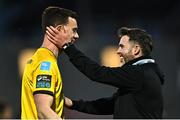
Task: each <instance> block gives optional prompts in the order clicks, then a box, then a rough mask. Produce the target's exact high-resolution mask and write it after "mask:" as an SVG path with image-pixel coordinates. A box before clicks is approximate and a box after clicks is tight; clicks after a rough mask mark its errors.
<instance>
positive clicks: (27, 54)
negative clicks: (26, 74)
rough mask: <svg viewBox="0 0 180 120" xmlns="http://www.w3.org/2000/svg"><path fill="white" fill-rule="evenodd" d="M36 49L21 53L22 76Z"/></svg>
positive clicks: (20, 73) (20, 67)
mask: <svg viewBox="0 0 180 120" xmlns="http://www.w3.org/2000/svg"><path fill="white" fill-rule="evenodd" d="M34 52H35V49H32V48H27V49H24V50H22V51H21V53H20V54H19V57H18V66H19V75H20V76H22V74H23V71H24V67H25V65H26V62H27V61H28V60H29V59H30V58H31V57H32V55H33V54H34Z"/></svg>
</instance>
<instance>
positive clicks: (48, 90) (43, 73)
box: [21, 48, 64, 119]
mask: <svg viewBox="0 0 180 120" xmlns="http://www.w3.org/2000/svg"><path fill="white" fill-rule="evenodd" d="M62 87H63V86H62V78H61V74H60V71H59V68H58V65H57V59H56V57H55V55H54V54H53V53H52V52H51V51H50V50H48V49H47V48H39V49H38V50H37V51H36V52H35V54H34V55H33V56H32V58H31V59H30V60H29V61H28V62H27V64H26V66H25V70H24V74H23V78H22V90H21V119H38V115H37V110H36V105H35V102H34V96H33V95H34V94H38V93H42V94H49V95H52V96H53V98H54V100H53V101H54V102H53V105H52V106H51V108H52V109H53V110H54V111H55V112H56V113H57V114H58V116H59V117H61V118H64V109H63V106H64V94H63V89H62Z"/></svg>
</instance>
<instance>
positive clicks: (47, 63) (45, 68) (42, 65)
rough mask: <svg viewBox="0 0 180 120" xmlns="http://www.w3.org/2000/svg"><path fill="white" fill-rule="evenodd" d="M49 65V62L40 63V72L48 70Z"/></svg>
mask: <svg viewBox="0 0 180 120" xmlns="http://www.w3.org/2000/svg"><path fill="white" fill-rule="evenodd" d="M50 66H51V63H50V62H42V63H41V66H40V70H46V71H49V70H50Z"/></svg>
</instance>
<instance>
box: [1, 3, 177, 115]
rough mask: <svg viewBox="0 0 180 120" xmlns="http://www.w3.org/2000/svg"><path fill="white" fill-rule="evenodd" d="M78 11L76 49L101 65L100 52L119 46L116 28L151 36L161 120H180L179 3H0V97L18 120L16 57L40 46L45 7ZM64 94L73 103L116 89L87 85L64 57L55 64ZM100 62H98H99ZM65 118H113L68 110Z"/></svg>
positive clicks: (92, 83) (102, 95)
mask: <svg viewBox="0 0 180 120" xmlns="http://www.w3.org/2000/svg"><path fill="white" fill-rule="evenodd" d="M52 5H53V6H54V5H55V6H59V7H64V8H68V9H71V10H74V11H76V12H77V13H78V15H79V17H78V26H79V31H78V32H79V35H80V39H79V40H78V41H77V43H76V46H77V47H78V48H79V49H81V50H82V51H83V52H84V53H85V54H86V55H87V56H89V57H90V58H92V59H93V60H95V61H97V62H98V63H100V54H101V52H102V50H103V49H104V48H105V47H107V46H109V45H114V46H115V45H117V44H118V40H117V37H116V32H117V29H118V28H120V27H123V26H127V27H139V28H142V29H145V30H146V31H147V32H148V33H150V34H151V35H152V38H153V42H154V46H155V49H154V52H153V57H154V58H155V59H156V62H158V63H159V65H160V67H161V68H162V70H163V71H164V74H165V76H166V82H165V85H164V86H163V95H164V104H165V106H164V115H163V116H164V118H180V102H179V101H180V89H179V88H180V54H179V52H180V47H179V45H180V41H179V38H180V22H179V21H180V12H179V11H180V1H178V0H126V1H120V0H111V1H109V0H104V1H103V0H99V1H98V0H29V1H27V0H0V54H1V57H0V81H1V84H0V99H4V100H6V101H7V102H8V103H9V104H10V105H11V106H12V108H13V118H19V117H20V95H21V76H20V75H19V65H18V60H19V55H20V53H21V52H22V51H23V50H24V49H26V48H33V49H37V48H38V47H40V46H41V43H42V40H43V35H42V30H41V14H42V12H43V10H44V9H45V8H46V7H48V6H52ZM58 63H59V67H60V70H61V74H62V78H63V82H64V93H65V95H66V96H68V97H70V98H73V99H80V98H83V99H85V100H93V99H96V98H100V97H108V96H111V95H112V93H113V92H114V91H115V90H116V88H114V87H111V86H107V85H104V84H100V83H95V82H92V81H90V80H89V79H88V78H87V77H85V76H84V75H83V74H82V73H80V72H79V71H77V70H76V69H75V68H74V67H73V66H72V64H71V63H70V62H69V60H68V58H67V56H66V55H65V54H64V53H62V54H61V55H60V57H59V60H58ZM100 64H101V63H100ZM66 118H112V116H97V115H96V116H95V115H88V114H83V113H79V112H75V111H71V110H67V109H66Z"/></svg>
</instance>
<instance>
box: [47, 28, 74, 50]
mask: <svg viewBox="0 0 180 120" xmlns="http://www.w3.org/2000/svg"><path fill="white" fill-rule="evenodd" d="M46 28H47V30H46V35H47V38H48V40H49V41H51V42H52V43H54V44H55V45H56V46H58V47H59V48H62V46H63V45H64V44H65V43H68V42H71V36H70V33H69V31H68V29H67V28H66V26H60V27H59V30H58V29H57V28H54V27H52V26H50V27H46Z"/></svg>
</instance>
